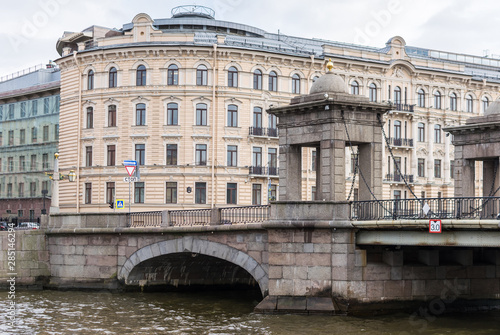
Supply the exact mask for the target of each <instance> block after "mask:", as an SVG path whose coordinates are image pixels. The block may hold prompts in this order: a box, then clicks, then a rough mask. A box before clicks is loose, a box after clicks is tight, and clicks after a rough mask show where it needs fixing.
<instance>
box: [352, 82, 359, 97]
mask: <svg viewBox="0 0 500 335" xmlns="http://www.w3.org/2000/svg"><path fill="white" fill-rule="evenodd" d="M351 94H355V95H358V94H359V84H358V82H357V81H356V80H354V81H353V82H352V83H351Z"/></svg>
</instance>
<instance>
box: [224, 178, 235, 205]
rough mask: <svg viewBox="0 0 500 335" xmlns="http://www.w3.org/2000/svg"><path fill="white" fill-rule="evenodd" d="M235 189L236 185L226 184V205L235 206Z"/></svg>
mask: <svg viewBox="0 0 500 335" xmlns="http://www.w3.org/2000/svg"><path fill="white" fill-rule="evenodd" d="M237 187H238V185H237V184H236V183H228V184H227V192H226V198H227V204H228V205H231V204H232V205H236V204H237V198H238V195H237Z"/></svg>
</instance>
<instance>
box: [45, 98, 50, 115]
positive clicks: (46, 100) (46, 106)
mask: <svg viewBox="0 0 500 335" xmlns="http://www.w3.org/2000/svg"><path fill="white" fill-rule="evenodd" d="M49 111H50V108H49V98H45V99H43V114H49Z"/></svg>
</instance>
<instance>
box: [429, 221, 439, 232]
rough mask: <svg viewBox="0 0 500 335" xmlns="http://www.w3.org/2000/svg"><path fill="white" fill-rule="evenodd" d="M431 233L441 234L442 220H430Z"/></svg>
mask: <svg viewBox="0 0 500 335" xmlns="http://www.w3.org/2000/svg"><path fill="white" fill-rule="evenodd" d="M429 233H435V234H440V233H441V220H429Z"/></svg>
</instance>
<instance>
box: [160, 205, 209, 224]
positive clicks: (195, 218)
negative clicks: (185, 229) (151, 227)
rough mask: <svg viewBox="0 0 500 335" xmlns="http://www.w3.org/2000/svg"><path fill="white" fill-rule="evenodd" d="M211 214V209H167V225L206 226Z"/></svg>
mask: <svg viewBox="0 0 500 335" xmlns="http://www.w3.org/2000/svg"><path fill="white" fill-rule="evenodd" d="M211 216H212V210H211V209H191V210H179V211H168V225H169V226H208V225H210V220H211Z"/></svg>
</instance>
